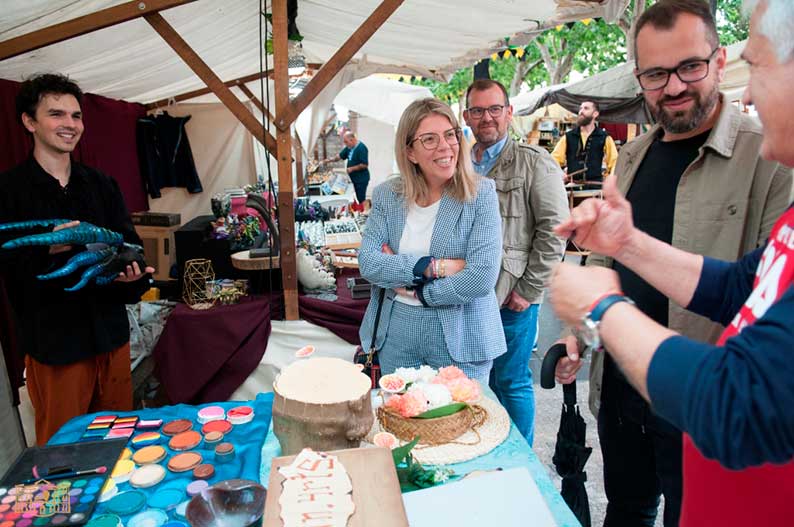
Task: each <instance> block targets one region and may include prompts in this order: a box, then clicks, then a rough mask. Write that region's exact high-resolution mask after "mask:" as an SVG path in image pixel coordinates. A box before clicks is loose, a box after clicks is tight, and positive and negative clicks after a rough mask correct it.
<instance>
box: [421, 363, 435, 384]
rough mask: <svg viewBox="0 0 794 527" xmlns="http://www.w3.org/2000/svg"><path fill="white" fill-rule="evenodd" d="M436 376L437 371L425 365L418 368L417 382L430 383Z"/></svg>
mask: <svg viewBox="0 0 794 527" xmlns="http://www.w3.org/2000/svg"><path fill="white" fill-rule="evenodd" d="M436 375H438V371H437V370H436V369H434V368H431V367H430V366H428V365H426V364H425V365H422V366H420V367H419V374H418V375H417V380H418V381H423V382H430V381H432V380H433V378H434V377H435V376H436Z"/></svg>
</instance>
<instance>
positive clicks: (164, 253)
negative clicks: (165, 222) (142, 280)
mask: <svg viewBox="0 0 794 527" xmlns="http://www.w3.org/2000/svg"><path fill="white" fill-rule="evenodd" d="M179 227H180V225H171V226H169V227H155V226H152V225H135V232H137V233H138V236H140V237H141V240H142V241H143V255H144V258H145V259H146V263H147V264H148V265H151V266H152V267H154V269H155V271H154V275H152V276H154V279H155V280H162V281H165V280H168V278H169V275H170V273H171V266H172V265H174V264H175V263H176V245H175V244H174V233H175V232H176V231H177V230H178V229H179Z"/></svg>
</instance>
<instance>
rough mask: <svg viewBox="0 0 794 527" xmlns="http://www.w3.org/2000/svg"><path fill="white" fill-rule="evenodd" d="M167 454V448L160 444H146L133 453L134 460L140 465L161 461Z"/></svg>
mask: <svg viewBox="0 0 794 527" xmlns="http://www.w3.org/2000/svg"><path fill="white" fill-rule="evenodd" d="M165 456H166V452H165V448H163V447H161V446H160V445H150V446H145V447H143V448H142V449H140V450H138V451H137V452H135V454H133V455H132V460H133V461H134V462H135V463H137V464H138V465H149V464H152V463H159V462H160V461H162V460H164V459H165Z"/></svg>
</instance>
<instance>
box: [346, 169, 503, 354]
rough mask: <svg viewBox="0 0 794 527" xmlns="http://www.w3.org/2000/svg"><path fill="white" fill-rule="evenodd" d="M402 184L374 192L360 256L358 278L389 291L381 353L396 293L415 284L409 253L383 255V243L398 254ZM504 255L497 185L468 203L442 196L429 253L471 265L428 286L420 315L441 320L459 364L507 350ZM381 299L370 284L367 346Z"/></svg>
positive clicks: (485, 184)
mask: <svg viewBox="0 0 794 527" xmlns="http://www.w3.org/2000/svg"><path fill="white" fill-rule="evenodd" d="M397 181H398V180H397V179H392V180H389V181H386V182H385V183H382V184H381V185H378V186H377V187H376V188H375V190H374V192H373V196H372V211H371V212H370V216H369V219H368V220H367V224H366V229H365V232H364V237H363V241H362V243H361V249H360V251H359V266H360V268H361V276H363V277H364V278H366V279H367V280H369V281H370V282H372V283H373V284H375V285H377V286H379V287H382V288H386V294H385V296H384V301H383V302H384V303H383V311H382V313H381V319H380V326H379V327H378V333H377V342H376V343H375V344H376V346H377V348H378V349H381V347H382V346H383V342H384V340H385V337H386V334H387V333H388V331H389V318H390V313H391V310H392V305H393V302H394V295H395V292H394V291H393V288H395V287H405V286H408V285H412V284H413V279H414V276H413V269H414V266H415V265H416V263H417V261H418V260H419V258H420V257H419V256H411V255H407V254H394V255H388V254H384V253H383V252H382V251H381V247H382V246H383V244H384V243H385V244H388V245H389V247H391V248H392V249H393V250H394V252H395V253H399V250H400V238H401V237H402V233H403V228H404V227H405V218H406V215H407V212H408V209H407V207H406V205H405V201H404V200H403V198H402V196H401V195H400V194H398V193H397V192H396V190H395V184H396V183H397ZM501 255H502V221H501V216H500V214H499V202H498V199H497V197H496V188H495V186H494V183H493V181H491V180H489V179H486V178H482V179H481V180H480V183H479V189H478V192H477V196H476V197H475V198H474V199H473V200H471V201H469V202H461V201H458V200H456V199H455V198H453V197H451V196H449V195H447V194H444V196H443V197H442V198H441V203H440V206H439V210H438V216H437V217H436V223H435V226H434V228H433V235H432V238H431V242H430V255H429V256H433V257H435V258H463V259H465V260H466V267H465V269H463V270H462V271H461V272H459V273H457V274H455V275H452V276H449V277H446V278H440V279H437V280H433V281H432V282H428V283H427V284H425V286H424V290H423V293H424V298H425V301H426V302H427V304H428V305H429V306H430V307H427V308H424V311H423V313H424V314H426V315H428V316H438V318H439V319H440V321H441V327H442V329H443V332H444V335H443V338H444V341H445V342H446V344H447V350H448V351H449V354H450V355H451V356H452V358H453V359H455V360H456V361H458V362H475V361H485V360H490V359H493V358H495V357H498V356H499V355H501V354H503V353H504V352H505V351H506V346H505V337H504V332H503V330H502V321H501V318H500V317H499V305H498V303H497V301H496V295H495V294H494V286H495V285H496V279H497V278H498V276H499V270H500V264H501V260H502V256H501ZM377 302H378V288H377V287H373V288H372V297H371V298H370V303H369V306H368V307H367V311H366V313H365V315H364V320H363V322H362V324H361V330H360V331H359V336H360V337H361V343H362V346H363V347H364V349H367V348H368V347H369V345H370V342H371V340H372V330H373V325H374V321H375V313H376V311H377Z"/></svg>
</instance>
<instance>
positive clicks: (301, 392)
mask: <svg viewBox="0 0 794 527" xmlns="http://www.w3.org/2000/svg"><path fill="white" fill-rule="evenodd" d="M370 386H371V384H370V379H369V377H367V376H366V375H364V374H363V373H361V371H360V370H359V369H358V368H356V366H355V365H354V364H353V363H352V362H347V361H344V360H342V359H333V358H323V357H317V358H312V359H307V360H300V361H297V362H294V363H292V364H291V365H289V366H287V367H286V368H284V370H282V372H281V374H280V375H279V376H278V377H277V378H276V381H275V382H274V383H273V391H274V393H275V397H274V399H273V431H274V432H275V434H276V437H277V438H278V440H279V443H280V444H281V452H282V454H283V455H285V456H288V455H292V454H297V453H298V452H300V451H301V450H303V449H304V448H306V447H308V448H312V449H314V450H318V451H328V450H337V449H344V448H357V447H358V446H359V444H360V442H361V439H363V438H364V437H365V436H366V435H367V432H369V430H370V428H371V426H372V423H373V420H374V418H373V414H372V403H371V399H370Z"/></svg>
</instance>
